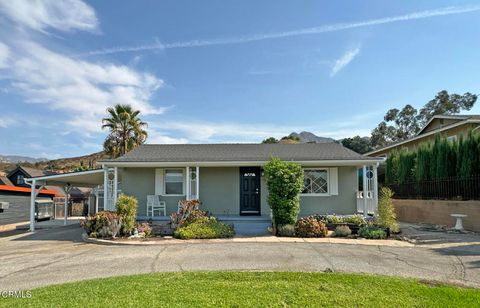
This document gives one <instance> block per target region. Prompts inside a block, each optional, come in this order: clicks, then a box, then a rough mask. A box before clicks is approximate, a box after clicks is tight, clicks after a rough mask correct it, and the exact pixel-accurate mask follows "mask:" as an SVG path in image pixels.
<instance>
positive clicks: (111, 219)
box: [81, 211, 122, 238]
mask: <svg viewBox="0 0 480 308" xmlns="http://www.w3.org/2000/svg"><path fill="white" fill-rule="evenodd" d="M121 222H122V218H121V216H120V215H118V214H117V213H115V212H109V211H104V212H98V213H96V214H95V215H93V216H88V217H87V218H85V220H83V221H82V222H81V226H82V227H83V228H84V229H85V232H87V234H88V236H90V237H96V238H113V237H115V236H117V235H118V234H119V232H120V227H121Z"/></svg>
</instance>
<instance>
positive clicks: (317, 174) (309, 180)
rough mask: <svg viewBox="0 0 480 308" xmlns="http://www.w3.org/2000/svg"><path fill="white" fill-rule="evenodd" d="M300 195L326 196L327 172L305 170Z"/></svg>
mask: <svg viewBox="0 0 480 308" xmlns="http://www.w3.org/2000/svg"><path fill="white" fill-rule="evenodd" d="M303 183H304V188H303V191H302V194H328V171H327V170H326V169H307V170H305V171H304V178H303Z"/></svg>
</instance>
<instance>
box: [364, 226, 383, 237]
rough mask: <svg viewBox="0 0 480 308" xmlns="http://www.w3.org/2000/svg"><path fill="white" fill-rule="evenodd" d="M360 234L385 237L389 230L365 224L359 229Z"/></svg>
mask: <svg viewBox="0 0 480 308" xmlns="http://www.w3.org/2000/svg"><path fill="white" fill-rule="evenodd" d="M358 236H360V237H363V238H367V239H385V238H387V232H385V230H384V229H382V228H381V227H378V226H364V227H361V228H360V230H358Z"/></svg>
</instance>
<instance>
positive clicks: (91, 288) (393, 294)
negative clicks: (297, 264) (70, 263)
mask: <svg viewBox="0 0 480 308" xmlns="http://www.w3.org/2000/svg"><path fill="white" fill-rule="evenodd" d="M92 270H95V268H94V267H92ZM479 302H480V290H478V289H465V288H458V287H452V286H444V285H441V286H435V285H433V284H424V283H421V282H418V281H416V280H413V279H402V278H392V277H384V276H369V275H360V274H340V273H279V272H186V273H156V274H147V275H135V276H124V277H113V278H106V279H96V280H90V281H83V282H77V283H68V284H62V285H56V286H49V287H46V288H41V289H35V290H32V298H31V299H12V298H9V299H2V298H0V306H5V307H25V306H35V307H57V306H69V307H71V306H74V307H92V306H104V307H116V306H136V307H148V306H157V307H158V306H168V307H171V306H178V307H188V306H211V307H214V306H236V307H238V306H242V307H244V306H250V307H256V306H276V307H278V306H316V307H319V306H350V307H352V306H372V307H380V306H381V307H385V306H393V307H400V306H401V307H411V306H416V307H427V306H428V307H446V306H450V307H473V306H476V305H478V303H479Z"/></svg>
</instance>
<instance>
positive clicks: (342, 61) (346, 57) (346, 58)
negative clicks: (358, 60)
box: [330, 48, 360, 77]
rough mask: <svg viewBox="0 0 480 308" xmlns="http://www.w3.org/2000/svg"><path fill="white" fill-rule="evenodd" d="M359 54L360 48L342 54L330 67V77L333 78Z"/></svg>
mask: <svg viewBox="0 0 480 308" xmlns="http://www.w3.org/2000/svg"><path fill="white" fill-rule="evenodd" d="M359 53H360V48H355V49H352V50H349V51H347V52H346V53H344V54H343V55H342V56H341V57H340V58H339V59H338V60H337V61H335V64H334V65H333V67H332V70H331V71H330V76H331V77H333V76H335V75H336V74H337V73H338V72H340V71H341V70H342V69H344V68H345V67H346V66H347V65H348V64H349V63H350V62H352V61H353V59H354V58H355V57H356V56H357V55H358V54H359Z"/></svg>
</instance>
